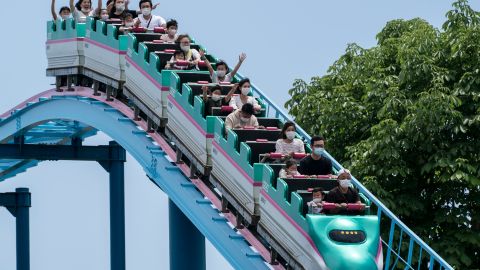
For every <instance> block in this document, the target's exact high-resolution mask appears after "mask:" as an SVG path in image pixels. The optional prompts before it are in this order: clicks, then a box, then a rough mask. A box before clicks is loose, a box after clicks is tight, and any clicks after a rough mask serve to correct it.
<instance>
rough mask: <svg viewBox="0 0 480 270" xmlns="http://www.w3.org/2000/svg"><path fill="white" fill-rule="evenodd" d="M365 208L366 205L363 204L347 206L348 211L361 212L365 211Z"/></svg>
mask: <svg viewBox="0 0 480 270" xmlns="http://www.w3.org/2000/svg"><path fill="white" fill-rule="evenodd" d="M364 207H365V205H364V204H362V203H349V204H347V210H348V211H360V210H363V209H364Z"/></svg>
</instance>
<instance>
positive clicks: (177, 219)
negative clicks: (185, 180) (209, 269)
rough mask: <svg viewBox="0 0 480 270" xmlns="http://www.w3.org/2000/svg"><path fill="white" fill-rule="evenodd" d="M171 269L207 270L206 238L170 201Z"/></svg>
mask: <svg viewBox="0 0 480 270" xmlns="http://www.w3.org/2000/svg"><path fill="white" fill-rule="evenodd" d="M168 215H169V227H170V229H169V232H170V233H169V235H170V269H171V270H178V269H191V270H205V269H206V259H205V237H204V236H203V234H202V233H201V232H200V231H199V230H198V229H197V227H195V225H194V224H193V223H192V222H191V221H190V219H188V218H187V217H186V216H185V214H184V213H183V212H182V210H180V209H179V208H178V207H177V205H176V204H175V203H174V202H173V201H171V200H170V199H169V200H168Z"/></svg>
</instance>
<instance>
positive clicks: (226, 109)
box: [220, 106, 233, 113]
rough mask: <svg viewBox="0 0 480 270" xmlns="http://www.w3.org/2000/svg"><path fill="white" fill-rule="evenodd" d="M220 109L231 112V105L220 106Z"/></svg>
mask: <svg viewBox="0 0 480 270" xmlns="http://www.w3.org/2000/svg"><path fill="white" fill-rule="evenodd" d="M220 111H221V112H226V113H230V112H233V107H232V106H222V108H221V110H220Z"/></svg>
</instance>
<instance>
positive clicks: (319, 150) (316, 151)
mask: <svg viewBox="0 0 480 270" xmlns="http://www.w3.org/2000/svg"><path fill="white" fill-rule="evenodd" d="M324 152H325V149H324V148H322V147H317V148H313V153H314V154H315V155H317V156H321V155H323V153H324Z"/></svg>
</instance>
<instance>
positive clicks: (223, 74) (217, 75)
mask: <svg viewBox="0 0 480 270" xmlns="http://www.w3.org/2000/svg"><path fill="white" fill-rule="evenodd" d="M200 55H201V57H202V60H203V61H205V64H206V65H207V68H208V72H209V73H210V78H212V83H220V82H232V80H233V78H235V75H236V74H237V72H238V70H239V69H240V67H241V66H242V63H243V61H245V58H247V55H246V54H245V53H242V54H240V56H239V57H238V63H237V65H236V66H235V68H234V69H233V70H232V72H230V69H229V68H228V66H227V63H225V62H224V61H222V60H220V61H218V62H217V71H215V70H214V69H213V67H212V64H211V63H210V61H208V59H207V58H206V57H205V53H204V52H203V51H200Z"/></svg>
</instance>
